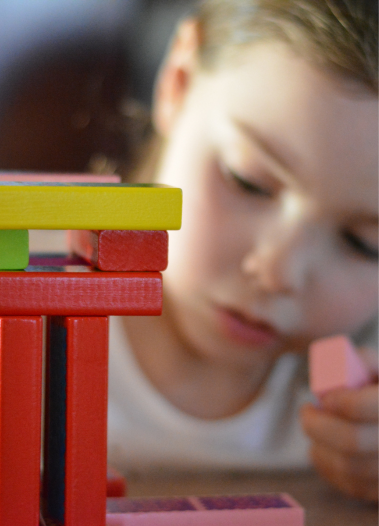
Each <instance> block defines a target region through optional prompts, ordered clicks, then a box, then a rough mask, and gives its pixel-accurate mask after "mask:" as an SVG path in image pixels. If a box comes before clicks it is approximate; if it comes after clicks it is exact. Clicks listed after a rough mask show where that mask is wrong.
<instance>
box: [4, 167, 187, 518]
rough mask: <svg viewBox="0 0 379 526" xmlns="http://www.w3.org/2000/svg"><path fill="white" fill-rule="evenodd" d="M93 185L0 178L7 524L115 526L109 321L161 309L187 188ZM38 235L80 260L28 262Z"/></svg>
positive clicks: (85, 179) (78, 180) (76, 180)
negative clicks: (55, 240)
mask: <svg viewBox="0 0 379 526" xmlns="http://www.w3.org/2000/svg"><path fill="white" fill-rule="evenodd" d="M95 180H96V181H99V179H98V178H96V179H95ZM116 180H117V179H116ZM31 181H33V182H31ZM93 181H94V179H93V178H91V176H63V175H62V176H60V175H55V176H49V175H46V176H38V175H33V174H30V175H28V174H26V175H25V174H1V175H0V368H1V370H0V524H1V526H18V525H19V526H21V525H22V526H37V525H38V524H39V521H40V509H41V510H42V519H41V521H43V522H44V523H46V524H54V525H62V526H84V525H91V526H105V523H106V475H107V465H106V447H107V436H106V424H107V381H108V380H107V376H108V316H109V315H126V316H129V315H139V316H140V315H159V314H160V313H161V308H162V277H161V274H160V271H162V270H164V269H165V267H166V265H167V251H168V235H167V230H170V229H178V228H180V222H181V191H180V189H177V188H171V187H165V186H162V185H127V184H121V183H117V182H114V179H112V178H105V179H103V182H101V183H100V182H93ZM30 229H59V230H62V229H63V230H72V232H71V236H70V245H71V254H69V255H68V256H62V255H59V256H57V255H53V254H42V255H41V254H40V255H37V256H33V255H30V258H29V247H28V230H30ZM42 316H46V317H47V324H46V325H47V330H46V335H44V332H43V331H44V328H43V327H44V323H43V318H42ZM44 339H46V358H45V362H46V366H45V382H44V384H43V376H44V375H43V371H42V365H43V341H44ZM42 385H44V388H43V387H42ZM43 399H44V401H45V402H44V409H43V410H42V405H43V404H42V400H43ZM42 414H43V415H44V422H43V424H42V423H41V420H42V416H41V415H42ZM41 428H42V429H44V441H43V442H44V446H43V451H42V456H43V461H42V462H41V442H42V440H41V435H42V433H41ZM41 464H42V465H43V471H42V482H41Z"/></svg>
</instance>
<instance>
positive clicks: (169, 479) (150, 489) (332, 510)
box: [128, 471, 378, 526]
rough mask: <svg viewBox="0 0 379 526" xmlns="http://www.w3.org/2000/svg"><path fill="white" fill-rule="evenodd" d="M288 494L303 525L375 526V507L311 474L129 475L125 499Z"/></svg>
mask: <svg viewBox="0 0 379 526" xmlns="http://www.w3.org/2000/svg"><path fill="white" fill-rule="evenodd" d="M266 492H283V493H289V494H290V495H292V497H294V498H295V499H296V500H297V501H298V502H299V503H300V504H301V505H302V506H303V507H304V508H305V512H306V526H324V525H325V526H377V525H378V509H377V506H375V505H372V504H366V503H361V502H357V501H355V500H351V499H349V498H346V497H344V496H343V495H342V494H340V493H339V492H337V491H336V490H334V489H333V488H331V487H330V486H329V485H328V484H327V483H326V482H324V481H323V480H322V479H321V478H320V477H319V476H318V475H317V474H316V473H314V472H313V471H308V472H296V473H290V474H289V473H270V474H267V473H255V474H251V473H249V474H247V473H218V474H215V473H212V474H211V473H202V474H198V473H197V474H188V473H187V474H185V473H170V474H166V475H165V476H162V475H158V474H155V475H150V476H147V475H144V476H141V475H139V476H138V477H137V476H129V478H128V496H129V497H158V496H166V497H170V496H174V495H217V494H219V495H228V494H249V493H266Z"/></svg>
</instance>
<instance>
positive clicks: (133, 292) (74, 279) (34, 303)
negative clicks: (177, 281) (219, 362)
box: [0, 266, 162, 316]
mask: <svg viewBox="0 0 379 526" xmlns="http://www.w3.org/2000/svg"><path fill="white" fill-rule="evenodd" d="M29 269H30V270H33V271H30V272H29ZM46 269H48V270H49V269H50V270H52V271H51V272H46V271H45V270H46ZM0 291H1V294H0V315H8V316H9V315H21V316H23V315H29V316H32V315H38V314H44V315H52V316H70V315H77V316H108V315H109V316H110V315H116V316H118V315H120V316H122V315H125V316H158V315H160V314H161V311H162V276H161V274H159V272H99V271H95V270H90V269H89V267H85V266H82V267H79V266H75V267H62V268H59V267H54V266H53V267H28V270H27V271H24V272H17V271H15V272H0Z"/></svg>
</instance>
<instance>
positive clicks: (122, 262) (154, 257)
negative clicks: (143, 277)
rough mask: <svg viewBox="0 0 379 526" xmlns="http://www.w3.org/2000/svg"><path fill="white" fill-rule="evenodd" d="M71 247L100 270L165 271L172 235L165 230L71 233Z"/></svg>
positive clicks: (73, 231) (82, 231) (83, 231)
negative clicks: (169, 236) (169, 238)
mask: <svg viewBox="0 0 379 526" xmlns="http://www.w3.org/2000/svg"><path fill="white" fill-rule="evenodd" d="M69 248H70V250H71V251H72V252H74V253H75V254H77V255H78V256H80V257H82V258H84V259H85V260H86V261H88V262H89V263H91V264H92V265H94V266H95V267H96V268H98V269H100V270H108V271H117V270H118V271H124V272H127V271H142V272H144V271H154V270H157V271H159V270H165V269H166V267H167V262H168V233H167V232H166V231H164V230H155V231H153V230H70V231H69Z"/></svg>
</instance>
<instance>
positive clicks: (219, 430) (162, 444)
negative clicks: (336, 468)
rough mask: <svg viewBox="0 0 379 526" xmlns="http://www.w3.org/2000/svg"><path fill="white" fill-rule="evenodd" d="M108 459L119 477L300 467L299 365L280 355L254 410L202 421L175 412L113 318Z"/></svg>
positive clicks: (303, 454) (304, 393)
mask: <svg viewBox="0 0 379 526" xmlns="http://www.w3.org/2000/svg"><path fill="white" fill-rule="evenodd" d="M109 352H110V359H109V406H108V408H109V413H108V460H109V463H110V464H112V465H114V466H116V467H118V468H119V469H121V470H123V471H144V470H153V469H162V468H167V469H185V470H193V469H252V468H257V469H270V468H275V469H278V468H305V467H307V466H308V465H309V460H308V454H307V450H308V441H307V439H306V437H305V436H304V434H303V433H302V431H301V427H300V423H299V418H298V411H299V408H300V406H301V405H302V404H303V403H305V402H306V401H309V400H311V396H310V394H309V391H308V389H307V387H306V385H304V382H303V383H301V382H299V381H298V374H297V372H298V368H299V365H300V362H301V360H300V358H299V357H297V356H295V355H290V354H288V355H285V356H283V357H281V358H280V359H279V361H278V362H277V364H276V366H275V368H274V370H273V371H272V373H271V375H270V377H269V379H268V381H267V383H266V386H265V389H264V391H263V392H262V395H261V396H260V397H259V399H258V400H256V401H255V403H254V404H252V405H251V406H249V407H248V408H246V409H245V410H244V411H241V412H240V413H238V414H237V415H234V416H232V417H228V418H223V419H218V420H202V419H200V418H196V417H193V416H190V415H187V414H185V413H183V412H182V411H180V410H179V409H177V408H176V407H174V406H173V405H172V404H171V403H170V402H169V401H168V400H166V399H165V398H164V397H163V396H162V395H161V394H160V393H159V392H158V391H157V390H156V389H155V387H154V386H152V385H151V383H150V382H149V380H148V379H147V378H146V377H145V376H144V374H143V372H142V370H141V369H140V367H139V364H138V363H137V361H136V359H135V357H134V355H133V353H132V351H131V349H130V344H129V342H128V339H127V335H126V332H125V328H124V326H123V324H122V318H118V317H110V345H109Z"/></svg>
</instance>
